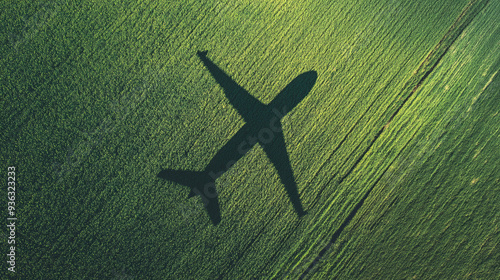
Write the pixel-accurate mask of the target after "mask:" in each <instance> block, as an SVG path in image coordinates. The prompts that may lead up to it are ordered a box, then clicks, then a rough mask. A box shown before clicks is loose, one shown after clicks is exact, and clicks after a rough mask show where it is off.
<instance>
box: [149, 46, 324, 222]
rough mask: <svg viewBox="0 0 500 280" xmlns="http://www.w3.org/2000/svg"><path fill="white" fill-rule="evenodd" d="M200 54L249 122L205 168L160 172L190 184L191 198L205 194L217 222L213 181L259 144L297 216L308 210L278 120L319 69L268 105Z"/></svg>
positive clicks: (297, 100)
mask: <svg viewBox="0 0 500 280" xmlns="http://www.w3.org/2000/svg"><path fill="white" fill-rule="evenodd" d="M197 55H198V57H199V58H200V60H201V61H202V62H203V64H204V65H205V67H206V68H207V69H208V71H209V72H210V74H211V75H212V77H213V78H214V79H215V80H216V81H217V83H218V84H219V85H220V86H221V87H222V89H223V90H224V93H225V95H226V97H227V98H228V100H229V101H230V103H231V105H232V106H233V107H234V108H235V109H236V110H237V111H238V113H239V114H240V115H241V116H242V117H243V119H244V120H245V125H244V126H243V127H242V128H241V129H240V130H239V131H238V132H237V133H236V134H235V135H234V136H233V137H232V138H231V139H230V140H229V141H228V142H227V143H226V144H225V145H224V146H223V147H222V148H221V149H220V150H219V151H218V152H217V153H216V154H215V156H214V157H213V158H212V159H211V160H210V162H209V163H208V165H207V166H206V168H205V170H203V171H184V170H172V169H164V170H162V171H160V172H159V173H158V177H160V178H163V179H166V180H170V181H174V182H177V183H179V184H182V185H185V186H188V187H190V189H191V191H190V193H189V195H188V197H192V196H195V195H199V196H201V198H202V200H203V202H204V206H205V209H206V210H207V213H208V215H209V217H210V220H211V221H212V223H213V224H214V225H217V224H218V223H219V222H220V221H221V214H220V208H219V202H218V198H217V196H218V194H217V190H216V185H215V181H216V179H217V178H218V177H220V176H221V175H222V174H224V172H226V171H227V170H229V169H230V168H231V166H232V165H234V163H236V162H237V161H238V160H239V159H240V158H241V157H243V156H244V155H245V154H246V153H247V152H248V151H249V150H250V149H251V148H252V147H253V146H254V145H255V144H257V143H258V144H259V145H260V146H261V147H262V148H263V150H264V152H265V153H266V155H267V156H268V158H269V160H270V161H271V163H272V164H273V165H274V167H275V168H276V170H277V172H278V175H279V177H280V180H281V182H282V183H283V185H284V187H285V190H286V192H287V195H288V198H289V200H290V202H291V203H292V205H293V208H294V210H295V212H296V213H297V215H298V216H299V217H301V216H303V215H305V214H306V211H304V209H303V207H302V203H301V201H300V197H299V193H298V189H297V183H296V182H295V178H294V175H293V169H292V165H291V163H290V159H289V157H288V153H287V150H286V144H285V140H284V135H283V130H282V124H281V122H280V120H281V119H282V118H283V117H284V116H285V115H286V114H287V113H288V112H289V111H291V110H292V109H293V108H294V107H295V106H296V105H297V104H298V103H300V101H301V100H302V99H304V97H305V96H307V94H308V93H309V92H310V90H311V89H312V87H313V86H314V84H315V82H316V79H317V73H316V71H309V72H305V73H302V74H300V75H299V76H297V77H296V78H295V79H294V80H292V81H291V82H290V83H289V84H288V85H287V86H286V87H285V88H284V89H283V90H282V91H281V92H280V93H279V94H278V95H277V97H276V98H275V99H274V100H273V101H271V103H269V104H267V105H265V104H263V103H261V102H260V101H259V100H258V99H256V98H254V97H253V96H252V95H250V94H249V93H248V92H247V91H246V90H245V89H243V88H242V87H241V86H239V85H238V84H237V83H236V82H235V81H233V80H232V79H231V77H230V76H229V75H228V74H226V73H225V72H224V71H223V70H222V69H220V68H219V67H218V66H217V65H215V64H214V63H213V62H212V61H211V60H210V59H208V58H207V56H206V55H207V52H206V51H205V52H200V51H199V52H198V53H197Z"/></svg>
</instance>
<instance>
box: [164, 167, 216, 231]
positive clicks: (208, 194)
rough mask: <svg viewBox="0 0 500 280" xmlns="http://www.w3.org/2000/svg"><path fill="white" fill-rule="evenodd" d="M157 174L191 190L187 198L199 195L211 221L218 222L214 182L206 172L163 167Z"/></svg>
mask: <svg viewBox="0 0 500 280" xmlns="http://www.w3.org/2000/svg"><path fill="white" fill-rule="evenodd" d="M157 176H158V177H160V178H162V179H166V180H169V181H173V182H176V183H178V184H181V185H184V186H187V187H189V188H190V189H191V191H190V192H189V194H188V198H190V197H194V196H196V195H199V196H200V197H201V199H202V201H203V206H204V207H205V209H206V210H207V213H208V216H209V217H210V220H211V221H212V223H213V224H214V225H217V224H219V223H220V221H221V214H220V207H219V199H218V198H217V190H216V188H215V182H214V180H213V179H212V178H211V177H210V176H209V175H208V174H207V173H206V172H204V171H201V172H199V171H187V170H172V169H164V170H162V171H160V173H158V175H157Z"/></svg>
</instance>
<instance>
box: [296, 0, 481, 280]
mask: <svg viewBox="0 0 500 280" xmlns="http://www.w3.org/2000/svg"><path fill="white" fill-rule="evenodd" d="M488 2H489V0H486V1H481V0H472V1H470V2H469V3H468V4H467V5H466V6H465V7H464V9H463V10H462V13H461V14H460V15H459V16H458V18H457V19H456V20H455V22H454V23H453V24H452V25H451V27H450V28H449V29H448V31H447V32H446V34H445V35H444V36H443V38H442V39H441V40H440V41H439V42H438V43H437V45H436V46H435V47H434V48H433V49H432V51H431V52H430V53H429V54H428V55H427V57H426V58H425V59H424V60H423V61H422V63H421V64H420V65H419V67H418V70H417V71H416V73H415V74H414V75H413V76H412V77H410V79H409V80H408V82H407V83H406V85H405V86H404V87H403V89H402V91H401V92H402V93H403V92H405V91H407V90H409V89H410V88H411V91H410V93H409V94H407V96H406V97H405V98H404V100H403V101H402V102H401V104H400V105H399V106H398V107H397V108H396V110H395V111H394V113H392V114H391V116H390V117H389V119H388V121H387V123H386V124H385V125H384V126H382V128H380V130H379V131H378V132H377V134H376V135H375V137H374V138H373V139H372V141H371V142H370V144H369V145H368V147H367V148H366V149H365V151H364V152H363V153H362V154H361V156H360V157H359V158H358V159H357V160H356V162H355V164H353V165H352V167H351V168H350V169H349V171H348V172H347V173H346V174H345V175H344V176H342V178H341V179H340V180H339V182H338V184H339V185H340V184H341V183H342V182H343V181H344V180H345V179H346V178H347V177H349V175H351V173H352V172H353V171H354V170H355V169H356V167H357V166H358V165H359V163H360V162H361V161H362V160H363V159H364V158H365V156H366V155H367V153H368V151H369V150H370V149H371V148H372V147H373V144H374V143H375V142H376V141H377V140H378V138H379V137H380V135H381V134H382V133H383V132H384V131H385V130H386V129H387V127H389V124H390V123H391V122H392V120H393V119H394V117H395V116H396V115H397V114H398V113H399V112H400V111H401V109H402V108H403V106H404V105H405V104H406V102H407V101H408V100H409V99H410V97H412V96H413V94H414V93H415V92H416V91H417V90H418V89H419V88H420V86H421V85H422V83H423V82H424V80H425V79H426V78H427V77H428V76H429V74H430V73H431V72H432V71H433V70H434V69H435V67H436V66H437V65H438V64H439V62H440V61H441V59H442V58H443V57H444V55H445V54H446V53H447V52H448V50H449V49H450V47H451V46H452V45H453V43H454V42H455V41H456V39H457V38H458V37H459V36H460V34H462V32H463V31H464V30H465V28H466V27H467V26H468V25H469V24H470V23H471V22H472V20H473V19H474V18H475V16H476V15H477V14H478V13H479V12H480V11H481V10H482V9H483V8H484V7H485V6H486V5H487V3H488ZM400 96H401V95H400ZM415 133H416V132H414V134H413V135H412V137H411V138H410V139H409V140H408V141H407V143H406V144H405V146H404V147H403V148H402V149H401V150H400V151H399V152H398V154H397V155H396V156H395V157H394V159H393V160H392V161H391V164H392V162H394V160H395V159H396V158H397V157H398V156H399V155H400V153H401V152H402V151H403V150H404V149H405V148H406V147H407V145H408V143H409V142H410V141H411V139H412V138H413V137H414V135H415ZM391 164H389V165H388V167H387V168H386V169H385V170H384V172H382V174H381V175H380V177H379V178H378V179H377V180H376V181H375V182H374V183H373V185H372V186H371V187H370V188H369V189H368V191H367V192H366V193H365V195H364V196H363V197H362V198H361V200H360V201H359V202H358V203H357V204H356V205H355V206H354V208H353V209H352V210H351V212H350V213H349V215H348V216H347V217H346V219H345V220H344V222H343V223H342V224H341V225H340V227H339V228H338V229H337V230H336V231H335V233H334V234H333V236H332V238H331V241H330V242H329V243H328V244H327V245H326V246H325V247H323V248H322V249H321V251H320V252H319V254H318V256H317V257H316V258H315V259H314V261H313V262H312V263H311V264H310V265H309V266H308V267H307V269H306V270H305V271H304V272H303V273H302V275H301V276H300V278H299V279H304V278H305V277H306V276H307V274H308V273H309V272H310V271H311V270H312V269H313V267H314V266H315V265H316V264H317V263H318V261H319V260H320V259H321V258H322V257H323V256H324V254H325V253H326V251H327V250H328V249H329V248H330V247H331V246H332V245H333V244H334V243H335V242H336V241H337V239H338V238H339V237H340V235H341V234H342V231H343V230H344V229H345V228H346V227H347V225H348V224H349V223H350V221H351V220H352V219H353V218H354V216H355V215H356V213H357V212H358V210H359V209H360V208H361V206H363V203H364V202H365V200H366V199H367V198H368V196H369V195H370V193H371V192H372V191H373V189H374V188H375V186H376V185H377V184H378V182H379V181H380V179H381V178H382V177H383V176H384V174H385V173H386V172H387V170H388V168H389V167H390V166H391ZM332 180H333V177H332V178H331V179H330V180H329V181H328V182H327V183H326V184H325V185H328V184H330V183H331V181H332Z"/></svg>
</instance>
